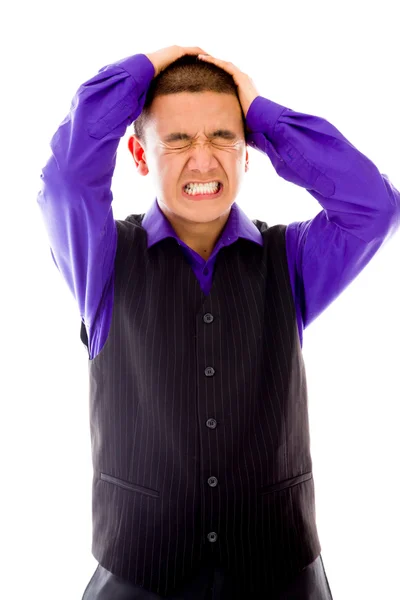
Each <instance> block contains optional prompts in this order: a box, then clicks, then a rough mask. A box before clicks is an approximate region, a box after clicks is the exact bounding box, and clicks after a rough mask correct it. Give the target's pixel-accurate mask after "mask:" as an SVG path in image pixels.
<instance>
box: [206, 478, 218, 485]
mask: <svg viewBox="0 0 400 600" xmlns="http://www.w3.org/2000/svg"><path fill="white" fill-rule="evenodd" d="M207 481H208V485H209V486H210V487H215V486H216V485H217V484H218V479H217V478H216V477H209V478H208V480H207Z"/></svg>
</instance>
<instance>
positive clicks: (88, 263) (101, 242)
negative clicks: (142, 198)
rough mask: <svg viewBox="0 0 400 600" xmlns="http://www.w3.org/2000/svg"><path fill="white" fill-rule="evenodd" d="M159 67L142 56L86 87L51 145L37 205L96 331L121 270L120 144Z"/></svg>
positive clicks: (55, 254)
mask: <svg viewBox="0 0 400 600" xmlns="http://www.w3.org/2000/svg"><path fill="white" fill-rule="evenodd" d="M154 72H155V71H154V67H153V64H152V63H151V61H150V60H149V59H148V58H147V56H145V55H144V54H136V55H133V56H130V57H127V58H125V59H122V60H120V61H118V62H116V63H114V64H111V65H107V66H105V67H102V68H101V69H100V71H99V72H98V73H97V75H95V76H94V77H93V78H91V79H89V80H88V81H86V82H85V83H83V84H82V85H81V86H80V87H79V89H78V91H77V92H76V94H75V96H74V97H73V100H72V103H71V107H70V111H69V113H68V114H67V116H66V117H65V118H64V120H63V121H62V122H61V124H60V125H59V127H58V129H57V131H56V132H55V134H54V135H53V137H52V139H51V141H50V147H51V155H50V157H49V159H48V161H47V163H46V165H45V166H44V168H43V169H42V172H41V175H40V177H41V189H40V191H39V193H38V196H37V202H38V205H39V208H40V210H41V214H42V218H43V220H44V224H45V228H46V230H47V234H48V239H49V242H50V252H51V257H52V260H53V261H54V263H55V265H56V266H57V268H58V270H59V271H60V273H61V274H62V276H63V278H64V279H65V281H66V283H67V285H68V287H69V289H70V291H71V292H72V294H73V296H74V298H75V299H76V302H77V304H78V307H79V312H80V315H81V319H82V320H83V322H84V323H85V326H86V329H88V328H90V327H91V326H92V325H93V322H94V319H95V317H96V314H97V312H98V308H99V305H100V302H101V300H102V295H103V292H104V290H105V288H106V286H107V284H108V282H109V280H110V277H111V275H112V272H113V267H114V258H115V253H116V243H117V232H116V226H115V221H114V218H113V212H112V207H111V203H112V200H113V194H112V192H111V182H112V177H113V173H114V169H115V163H116V153H117V148H118V145H119V142H120V139H121V138H122V137H123V136H124V134H125V132H126V129H127V127H128V125H130V124H131V123H132V122H133V121H134V120H135V119H137V117H138V116H139V114H140V113H141V111H142V109H143V106H144V103H145V98H146V93H147V90H148V87H149V84H150V82H151V80H152V79H153V76H154Z"/></svg>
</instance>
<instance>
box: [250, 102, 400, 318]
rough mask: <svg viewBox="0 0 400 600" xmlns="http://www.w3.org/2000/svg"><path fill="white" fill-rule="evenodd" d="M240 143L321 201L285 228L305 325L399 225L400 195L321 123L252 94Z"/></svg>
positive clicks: (289, 257) (342, 137)
mask: <svg viewBox="0 0 400 600" xmlns="http://www.w3.org/2000/svg"><path fill="white" fill-rule="evenodd" d="M246 124H247V131H248V133H247V134H246V141H247V143H248V144H249V145H250V146H252V147H254V148H255V149H256V150H258V151H260V152H263V153H264V154H267V155H268V157H269V158H270V160H271V162H272V164H273V166H274V168H275V170H276V172H277V174H278V175H279V176H280V177H282V178H283V179H286V180H287V181H289V182H291V183H294V184H295V185H298V186H301V187H304V188H305V189H306V190H307V192H308V193H310V194H311V195H312V196H313V197H314V198H315V199H316V200H317V201H318V202H319V204H320V205H321V206H322V211H321V212H319V213H318V214H317V215H316V216H315V217H314V218H313V219H310V220H308V221H304V222H295V223H290V224H289V225H288V227H287V231H286V241H287V251H288V262H289V270H290V274H291V279H292V286H293V287H294V289H296V298H295V300H296V305H297V306H299V307H300V312H301V317H302V321H303V326H304V328H306V327H307V326H308V325H309V324H310V323H312V321H314V319H316V318H317V317H318V315H320V314H321V313H322V312H323V311H324V310H325V309H326V308H327V307H328V306H329V305H330V304H331V302H333V301H334V300H335V299H336V298H337V297H338V296H339V294H340V293H341V292H342V291H344V290H345V289H346V287H347V286H348V285H349V284H350V283H351V282H352V281H353V280H354V279H355V277H357V275H358V274H359V273H360V272H361V271H362V270H363V269H364V267H365V266H366V265H367V264H368V263H369V261H370V260H371V259H372V257H373V256H374V255H375V254H376V253H377V252H378V250H379V249H380V248H381V247H382V246H383V244H384V243H386V242H387V241H388V239H389V238H390V237H391V236H392V235H393V234H394V233H395V232H396V231H398V229H399V227H400V193H399V191H398V190H397V189H396V188H395V187H394V186H393V184H392V183H391V182H390V180H389V178H388V176H387V175H385V174H381V173H380V172H379V170H378V169H377V167H376V166H375V165H374V163H373V162H372V161H371V160H370V159H369V158H367V157H366V156H365V155H364V154H362V152H360V151H359V150H357V148H355V147H354V146H353V145H352V144H351V143H350V142H349V141H348V140H347V139H346V138H345V137H344V136H343V135H342V134H341V133H340V132H339V131H338V130H337V129H336V128H335V127H334V126H333V125H331V124H330V123H329V122H328V121H327V120H325V119H323V118H320V117H316V116H313V115H308V114H304V113H300V112H295V111H294V110H292V109H290V108H286V107H284V106H282V105H280V104H277V103H275V102H272V101H271V100H268V99H267V98H264V97H263V96H257V98H255V99H254V100H253V102H252V104H251V106H250V108H249V111H248V113H247V117H246Z"/></svg>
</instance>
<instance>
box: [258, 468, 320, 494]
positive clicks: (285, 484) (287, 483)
mask: <svg viewBox="0 0 400 600" xmlns="http://www.w3.org/2000/svg"><path fill="white" fill-rule="evenodd" d="M311 477H312V471H309V472H308V473H303V474H302V475H297V476H296V477H291V478H290V479H285V480H284V481H280V482H279V483H274V484H272V485H267V486H265V487H262V488H261V489H260V490H259V491H260V494H261V495H263V494H271V493H272V492H280V491H281V490H285V489H287V488H289V487H292V486H294V485H297V484H299V483H303V482H304V481H308V480H309V479H311Z"/></svg>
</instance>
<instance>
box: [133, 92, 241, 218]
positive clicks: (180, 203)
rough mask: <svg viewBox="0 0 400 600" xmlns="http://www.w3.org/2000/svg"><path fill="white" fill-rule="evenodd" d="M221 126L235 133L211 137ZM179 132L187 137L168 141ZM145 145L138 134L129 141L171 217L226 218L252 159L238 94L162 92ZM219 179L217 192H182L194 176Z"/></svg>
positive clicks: (140, 165) (152, 111)
mask: <svg viewBox="0 0 400 600" xmlns="http://www.w3.org/2000/svg"><path fill="white" fill-rule="evenodd" d="M217 130H225V131H228V132H231V133H232V134H233V136H232V139H229V137H228V134H226V135H225V137H224V136H213V137H212V133H213V132H215V131H217ZM174 133H181V134H184V135H187V136H188V138H185V137H184V138H183V139H175V140H170V141H168V140H167V139H166V138H167V136H169V135H171V134H174ZM207 136H209V137H207ZM144 145H145V148H144V147H142V145H141V144H140V142H139V141H138V140H137V138H136V137H135V136H132V137H131V138H130V140H129V144H128V146H129V149H130V151H131V153H132V155H133V157H134V160H135V163H136V165H137V168H138V171H139V173H140V174H141V175H147V174H150V177H151V178H152V180H153V183H154V186H155V189H156V195H157V199H158V203H159V205H160V208H161V210H162V211H163V212H164V213H165V214H166V215H167V216H168V217H169V218H170V220H171V221H174V222H178V223H180V224H183V225H184V226H186V227H190V225H191V224H192V225H194V224H196V223H197V224H201V223H203V224H206V223H211V222H215V221H216V220H217V221H218V220H220V221H221V220H222V219H223V220H224V221H226V220H227V218H228V216H229V212H230V207H231V206H232V204H233V203H234V201H235V198H236V196H237V194H238V192H239V189H240V186H241V182H242V178H243V175H244V173H245V170H246V169H245V163H246V161H247V160H248V151H247V148H246V141H245V138H244V131H243V123H242V113H241V108H240V104H239V101H238V99H237V98H236V96H234V95H232V94H218V93H215V92H198V93H190V92H183V93H179V94H170V95H167V96H158V97H157V98H155V100H154V101H153V103H152V107H151V120H150V121H149V122H148V124H147V127H146V140H145V142H144ZM214 180H218V181H221V182H222V184H223V190H222V194H221V195H220V196H219V197H217V198H211V199H203V200H200V201H197V200H192V199H191V198H190V197H187V196H185V195H184V193H183V185H184V184H185V183H187V182H189V181H214ZM224 215H225V219H224Z"/></svg>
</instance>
